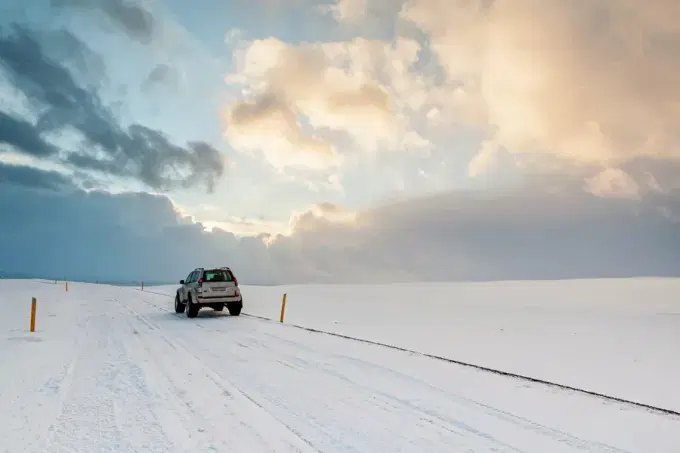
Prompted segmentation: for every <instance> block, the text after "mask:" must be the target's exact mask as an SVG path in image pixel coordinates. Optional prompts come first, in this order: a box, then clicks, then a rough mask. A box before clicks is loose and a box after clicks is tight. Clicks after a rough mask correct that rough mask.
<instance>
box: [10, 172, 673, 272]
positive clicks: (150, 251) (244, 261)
mask: <svg viewBox="0 0 680 453" xmlns="http://www.w3.org/2000/svg"><path fill="white" fill-rule="evenodd" d="M0 184H2V183H0ZM21 185H22V186H27V185H28V184H21ZM0 212H2V214H3V221H2V222H0V269H4V270H13V271H15V272H33V273H39V274H43V275H50V276H69V278H73V279H75V278H83V279H116V280H141V279H144V280H147V281H149V280H163V281H169V282H173V281H176V280H179V279H180V278H183V277H185V276H186V273H187V272H188V270H190V269H191V268H193V267H196V266H200V265H206V266H211V265H230V266H233V267H234V268H235V269H237V270H238V273H239V276H240V277H241V278H242V280H243V281H244V283H282V282H297V283H300V282H343V283H369V282H388V281H392V282H394V281H397V282H403V281H437V280H439V281H445V280H446V281H450V280H477V281H481V280H507V279H555V278H588V277H631V276H680V222H678V220H680V192H678V191H676V192H669V193H665V194H656V193H649V194H647V195H645V196H643V197H642V198H641V199H638V200H632V199H631V200H625V199H614V200H612V199H603V198H598V197H595V196H592V195H588V194H585V193H576V192H573V193H563V194H549V193H535V192H529V191H518V192H514V193H509V194H491V193H487V194H474V193H450V194H443V195H440V196H436V197H430V198H423V199H418V200H411V201H407V202H402V203H397V204H392V205H388V206H384V207H381V208H377V209H374V210H370V211H367V212H364V213H362V214H360V215H359V217H358V220H357V224H339V223H333V222H330V221H328V219H325V218H323V217H319V218H317V220H315V216H314V215H312V216H304V217H305V222H306V224H305V228H303V229H300V230H299V231H297V232H296V233H295V234H293V235H292V236H291V237H279V238H278V239H277V240H275V241H274V242H273V243H271V244H270V245H265V244H264V243H263V242H262V240H260V239H259V238H245V239H239V238H236V237H235V236H234V235H232V234H230V233H227V232H224V231H220V230H215V231H214V232H212V233H209V232H206V231H204V230H203V229H202V227H201V226H200V225H197V224H194V223H192V222H189V221H187V219H186V218H179V217H178V216H177V214H176V212H175V211H174V209H173V206H172V203H171V202H170V201H169V199H168V198H166V197H162V196H152V195H148V194H123V195H112V194H108V193H106V192H90V193H85V192H82V191H71V192H69V193H56V192H47V191H35V190H27V189H25V188H23V187H20V186H19V185H18V184H3V185H2V186H0ZM324 212H325V211H324ZM674 219H675V220H674ZM36 255H40V256H41V259H40V260H37V261H36V260H35V259H33V257H34V256H36Z"/></svg>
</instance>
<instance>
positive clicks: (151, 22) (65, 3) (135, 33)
mask: <svg viewBox="0 0 680 453" xmlns="http://www.w3.org/2000/svg"><path fill="white" fill-rule="evenodd" d="M51 3H52V5H53V6H54V7H57V8H78V9H81V10H85V11H88V12H94V13H102V14H104V15H105V16H106V17H107V18H108V19H109V20H110V21H111V22H112V23H113V24H114V25H115V26H117V27H118V28H120V29H121V30H123V31H125V33H127V34H128V35H129V36H130V37H131V38H133V39H136V40H138V41H140V42H142V43H144V44H148V43H149V42H151V40H152V39H153V37H154V34H155V30H156V28H157V26H158V25H157V23H156V20H155V19H154V16H153V14H151V12H150V11H149V10H147V9H146V8H144V7H143V6H141V5H140V4H139V3H137V2H136V1H132V0H52V2H51Z"/></svg>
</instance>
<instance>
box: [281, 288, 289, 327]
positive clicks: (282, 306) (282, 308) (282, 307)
mask: <svg viewBox="0 0 680 453" xmlns="http://www.w3.org/2000/svg"><path fill="white" fill-rule="evenodd" d="M287 296H288V295H287V294H284V295H283V301H281V322H283V315H284V314H285V313H286V297H287Z"/></svg>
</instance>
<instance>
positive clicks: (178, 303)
mask: <svg viewBox="0 0 680 453" xmlns="http://www.w3.org/2000/svg"><path fill="white" fill-rule="evenodd" d="M186 308H187V306H186V304H183V303H182V302H181V301H180V300H179V293H177V295H176V296H175V313H184V310H186Z"/></svg>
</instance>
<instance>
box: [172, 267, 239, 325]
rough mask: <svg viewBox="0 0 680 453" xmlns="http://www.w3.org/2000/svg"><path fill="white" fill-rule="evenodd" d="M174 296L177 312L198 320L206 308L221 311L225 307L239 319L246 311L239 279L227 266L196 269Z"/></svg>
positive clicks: (182, 281) (181, 283)
mask: <svg viewBox="0 0 680 453" xmlns="http://www.w3.org/2000/svg"><path fill="white" fill-rule="evenodd" d="M179 284H180V285H182V286H180V287H179V288H178V289H177V295H176V296H175V312H176V313H184V312H185V311H186V313H187V317H189V318H195V317H196V316H198V311H199V310H200V309H201V308H203V307H210V308H212V309H213V310H215V311H222V310H223V309H224V307H225V306H226V307H227V309H228V310H229V314H230V315H232V316H238V315H240V314H241V309H242V308H243V297H242V296H241V290H240V289H239V287H238V280H237V279H236V276H235V275H234V273H233V272H232V271H231V269H229V268H228V267H219V268H213V269H203V268H202V267H199V268H198V269H194V271H192V272H191V273H190V274H189V276H188V277H187V279H186V280H180V282H179Z"/></svg>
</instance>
